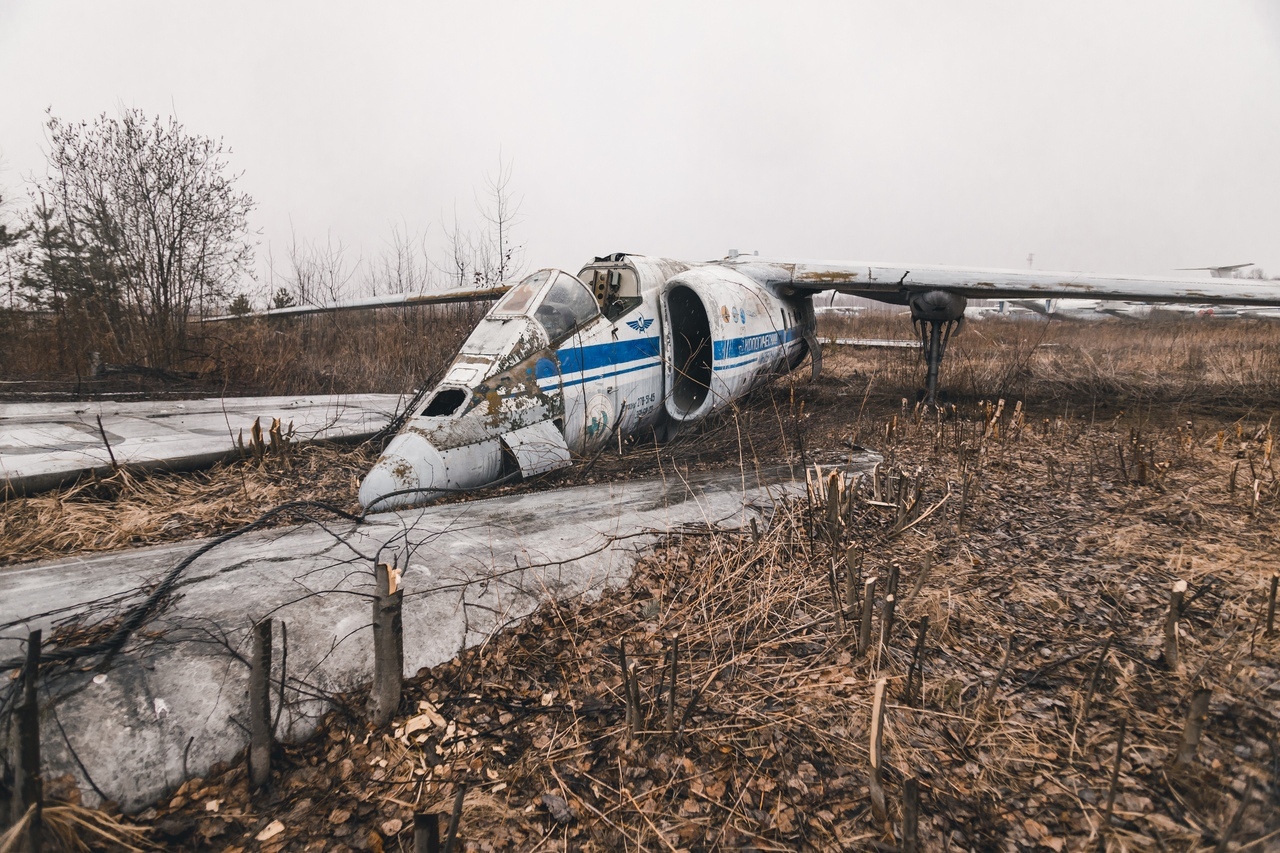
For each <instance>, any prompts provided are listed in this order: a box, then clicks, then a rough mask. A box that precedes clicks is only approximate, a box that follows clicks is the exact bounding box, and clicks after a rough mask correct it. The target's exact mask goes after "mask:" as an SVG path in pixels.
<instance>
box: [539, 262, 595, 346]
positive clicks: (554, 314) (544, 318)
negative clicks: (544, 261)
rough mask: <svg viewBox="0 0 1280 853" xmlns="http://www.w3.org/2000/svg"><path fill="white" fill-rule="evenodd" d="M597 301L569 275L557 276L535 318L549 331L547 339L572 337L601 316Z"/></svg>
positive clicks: (559, 273) (558, 273) (584, 286)
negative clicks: (597, 316) (576, 330)
mask: <svg viewBox="0 0 1280 853" xmlns="http://www.w3.org/2000/svg"><path fill="white" fill-rule="evenodd" d="M599 309H600V306H599V304H598V303H597V302H596V298H595V297H594V296H592V295H591V291H589V290H587V288H586V285H584V284H583V283H582V282H581V281H579V280H578V279H576V278H574V277H573V276H571V275H569V274H568V273H563V272H558V271H557V272H556V273H555V280H554V281H553V282H552V283H551V287H550V288H548V290H547V295H546V296H544V297H542V304H541V305H539V306H538V310H537V311H536V312H534V317H535V318H537V320H538V322H539V323H541V324H542V328H544V329H546V330H547V337H548V338H550V339H551V340H553V341H554V340H556V339H557V338H561V337H563V336H565V335H566V334H568V333H569V332H570V331H572V330H573V329H574V327H575V326H581V325H583V324H585V323H587V322H589V321H591V320H593V319H595V316H596V314H598V313H599Z"/></svg>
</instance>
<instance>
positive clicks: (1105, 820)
mask: <svg viewBox="0 0 1280 853" xmlns="http://www.w3.org/2000/svg"><path fill="white" fill-rule="evenodd" d="M1128 723H1129V721H1128V719H1123V718H1122V719H1121V720H1120V734H1119V735H1117V736H1116V762H1115V764H1113V765H1112V766H1111V787H1110V789H1108V791H1107V810H1106V812H1105V813H1104V814H1103V816H1102V825H1103V826H1109V825H1110V824H1111V809H1112V808H1113V807H1114V806H1115V804H1116V789H1117V787H1118V786H1119V782H1120V759H1121V758H1123V757H1124V730H1125V726H1127V725H1128Z"/></svg>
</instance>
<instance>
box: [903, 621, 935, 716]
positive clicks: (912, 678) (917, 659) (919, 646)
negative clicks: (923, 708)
mask: <svg viewBox="0 0 1280 853" xmlns="http://www.w3.org/2000/svg"><path fill="white" fill-rule="evenodd" d="M928 633H929V617H928V616H921V617H920V622H919V624H918V625H917V626H916V647H915V650H914V651H913V652H912V653H911V666H910V668H909V669H907V689H906V691H905V699H904V702H905V703H906V704H907V705H908V706H915V705H916V703H917V702H918V701H920V700H921V699H922V698H923V696H924V641H925V637H926V636H927V635H928Z"/></svg>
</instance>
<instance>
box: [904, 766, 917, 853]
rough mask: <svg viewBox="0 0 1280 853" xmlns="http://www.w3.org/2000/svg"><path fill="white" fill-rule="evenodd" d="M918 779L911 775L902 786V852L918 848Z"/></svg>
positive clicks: (912, 851) (913, 852) (915, 852)
mask: <svg viewBox="0 0 1280 853" xmlns="http://www.w3.org/2000/svg"><path fill="white" fill-rule="evenodd" d="M919 836H920V780H918V779H917V778H916V777H914V776H911V777H908V778H907V781H906V782H905V783H904V784H903V786H902V853H917V851H919V849H920V840H919Z"/></svg>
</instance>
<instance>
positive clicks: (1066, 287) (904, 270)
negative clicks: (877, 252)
mask: <svg viewBox="0 0 1280 853" xmlns="http://www.w3.org/2000/svg"><path fill="white" fill-rule="evenodd" d="M723 263H724V264H726V265H728V266H732V267H734V268H736V269H738V270H739V271H741V272H743V273H745V274H747V275H750V276H752V277H753V278H756V279H757V280H759V281H761V282H763V283H768V284H771V285H774V286H777V287H779V288H781V289H782V290H783V291H784V292H788V291H789V292H792V293H804V292H817V291H823V290H835V291H838V292H840V293H848V294H852V295H854V296H864V297H867V298H869V299H877V300H879V301H881V302H890V303H894V304H906V302H907V300H908V299H909V298H910V296H911V295H912V294H913V293H920V292H923V291H932V290H942V291H946V292H949V293H954V294H956V295H958V296H965V297H968V298H971V299H1036V298H1039V299H1044V298H1061V299H1105V300H1122V301H1130V302H1190V303H1209V304H1231V305H1255V306H1280V282H1271V281H1263V280H1257V279H1222V278H1217V279H1213V278H1200V279H1196V278H1159V277H1154V278H1153V277H1147V276H1123V275H1095V274H1091V273H1078V272H1042V271H1040V270H1030V271H1024V270H992V269H970V268H964V267H940V266H926V265H920V264H916V265H911V266H906V265H901V264H882V263H858V262H849V263H822V262H794V263H791V262H787V263H770V262H766V261H761V260H759V259H758V258H755V257H752V258H750V259H744V260H743V261H737V260H729V261H724V262H723Z"/></svg>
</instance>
